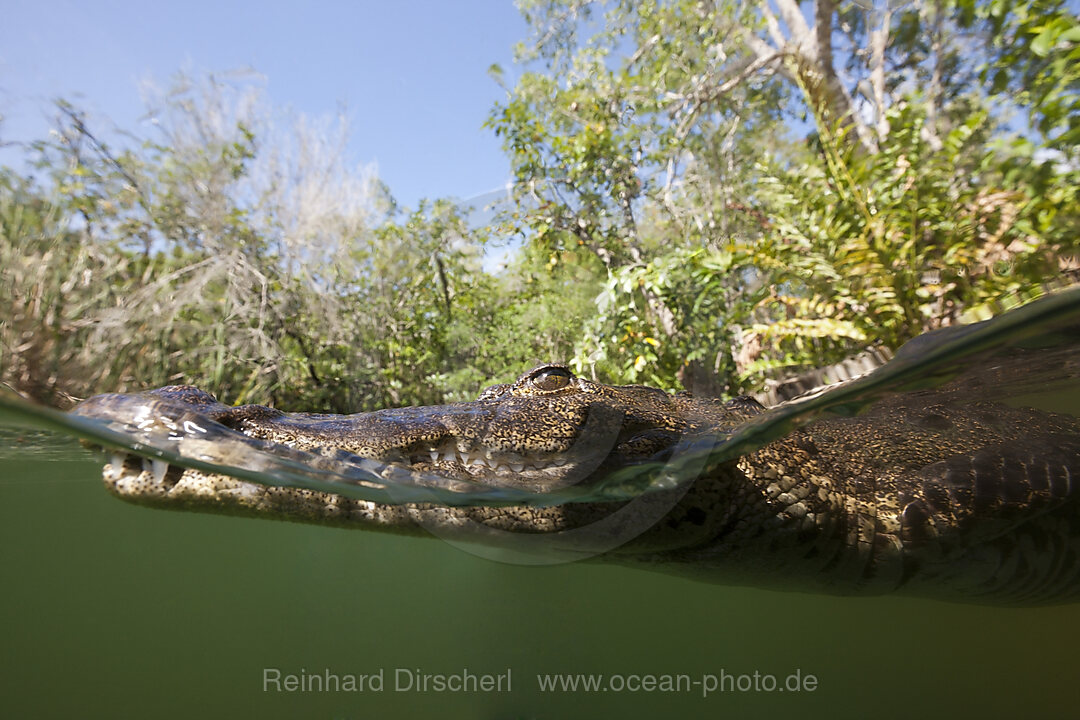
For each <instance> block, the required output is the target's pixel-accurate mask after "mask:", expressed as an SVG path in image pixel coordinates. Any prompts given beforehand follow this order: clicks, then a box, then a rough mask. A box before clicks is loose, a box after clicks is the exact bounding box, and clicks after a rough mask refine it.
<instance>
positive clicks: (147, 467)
mask: <svg viewBox="0 0 1080 720" xmlns="http://www.w3.org/2000/svg"><path fill="white" fill-rule="evenodd" d="M142 469H143V472H150V460H149V459H147V458H143V459H142Z"/></svg>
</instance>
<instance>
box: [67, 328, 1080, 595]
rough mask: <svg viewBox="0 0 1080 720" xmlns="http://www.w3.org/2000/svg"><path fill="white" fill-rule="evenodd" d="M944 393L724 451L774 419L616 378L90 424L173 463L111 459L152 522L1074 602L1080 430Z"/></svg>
mask: <svg viewBox="0 0 1080 720" xmlns="http://www.w3.org/2000/svg"><path fill="white" fill-rule="evenodd" d="M1072 332H1074V334H1076V335H1078V336H1080V330H1078V329H1077V328H1073V329H1072ZM923 345H926V343H925V342H923ZM1074 351H1075V347H1072V348H1062V349H1059V350H1058V352H1057V355H1055V354H1054V353H1053V352H1050V351H1044V350H1041V349H1039V348H1034V349H1018V350H1008V352H1007V353H1006V355H1007V358H1006V359H1004V360H1000V362H999V361H998V360H994V361H993V362H992V363H991V364H990V367H989V370H987V372H989V373H990V374H994V373H996V374H997V377H998V378H999V379H1000V378H1008V377H1021V376H1023V373H1024V372H1026V370H1027V369H1031V368H1035V367H1036V366H1038V365H1039V362H1040V360H1041V361H1043V364H1044V365H1048V366H1053V367H1055V368H1060V367H1062V366H1064V365H1068V366H1069V368H1068V371H1069V372H1070V373H1076V372H1078V369H1077V368H1076V367H1074V365H1075V364H1076V361H1074V360H1073V359H1072V358H1073V357H1074V356H1075V352H1074ZM902 355H903V351H901V354H900V355H898V357H897V360H894V361H893V363H896V362H898V361H900V362H902V361H903V358H902ZM893 363H890V365H892V364H893ZM886 367H888V366H886ZM985 375H986V372H981V374H979V379H978V381H977V382H976V383H975V385H976V386H979V387H983V385H982V384H984V381H985V379H986V378H985V377H984V376H985ZM937 385H938V386H937V387H930V388H927V389H915V390H910V391H905V392H885V393H880V395H881V397H880V399H878V400H877V401H876V402H873V403H872V404H869V405H868V406H867V407H865V408H858V410H860V412H858V413H855V414H851V416H846V417H845V416H839V417H838V416H831V417H830V416H819V417H810V418H809V419H804V420H803V421H801V422H797V423H793V424H791V425H790V426H784V427H782V428H781V430H780V431H777V432H774V434H773V436H769V437H766V438H764V439H762V440H760V441H759V442H756V443H750V444H745V445H743V446H740V447H739V448H737V451H736V452H731V451H730V447H729V446H730V443H728V444H727V445H725V442H727V440H728V439H729V438H731V437H733V436H738V435H739V434H740V433H743V431H744V430H746V429H747V428H751V429H752V428H753V426H755V423H758V424H760V423H761V420H762V418H765V417H766V416H767V415H768V413H767V411H765V410H764V408H762V406H761V405H759V404H758V403H757V402H756V401H754V400H752V399H750V398H745V397H744V398H737V399H735V400H731V401H727V402H723V401H720V400H715V399H710V398H697V397H693V396H691V395H689V394H687V393H678V394H668V393H666V392H663V391H661V390H658V389H654V388H649V387H644V386H636V385H630V386H611V385H604V384H601V383H598V382H593V381H591V380H587V379H584V378H581V377H577V376H575V375H574V374H573V373H572V372H571V371H570V370H569V369H568V368H567V367H566V366H563V365H558V364H547V365H541V366H538V367H536V368H534V369H532V370H530V371H528V372H526V373H524V374H523V375H521V376H520V378H519V379H518V380H517V381H516V382H514V383H511V384H506V385H495V386H492V387H490V388H488V389H487V390H485V391H483V392H482V393H481V395H480V396H479V397H478V398H477V399H476V400H475V401H473V402H464V403H456V404H450V405H442V406H432V407H413V408H400V409H391V410H381V411H376V412H370V413H359V414H355V415H320V414H310V413H291V414H290V413H284V412H281V411H279V410H276V409H272V408H269V407H263V406H258V405H244V406H239V407H232V406H227V405H224V404H222V403H220V402H218V401H217V400H216V399H215V398H214V397H213V396H212V395H210V394H208V393H206V392H203V391H201V390H198V389H196V388H194V387H190V386H171V387H166V388H161V389H158V390H154V391H150V392H146V393H139V394H132V395H99V396H96V397H93V398H90V399H88V400H86V401H84V402H83V403H82V404H80V405H79V406H77V407H76V409H75V410H74V412H75V413H76V414H77V415H82V416H85V417H89V418H94V419H96V420H102V421H108V422H109V423H112V425H113V426H119V427H121V428H123V432H125V433H128V434H131V435H133V436H138V437H140V438H143V439H144V440H145V438H147V437H150V436H154V435H157V436H160V437H167V438H169V440H170V442H173V443H174V444H175V447H177V448H179V449H178V450H176V451H175V452H174V453H173V454H172V455H164V454H155V453H154V452H142V453H141V454H142V455H147V456H149V457H140V456H139V455H136V454H132V448H133V447H134V448H135V449H136V451H138V448H140V447H142V448H147V447H152V443H144V444H143V445H139V446H130V445H129V446H128V447H126V448H125V449H124V451H123V452H117V453H115V454H113V456H112V459H111V462H109V463H107V464H106V465H105V468H104V480H105V484H106V486H107V487H108V489H109V490H110V491H111V492H112V493H114V494H115V495H117V496H119V497H121V498H123V499H125V500H129V501H132V502H135V503H139V504H144V505H149V506H154V507H161V508H174V509H185V510H196V511H205V512H216V513H226V514H234V515H242V516H249V517H266V518H275V519H285V520H295V521H301V522H310V523H320V524H324V525H331V526H339V527H355V528H362V529H371V530H381V531H389V532H399V533H410V534H422V535H426V534H434V535H436V536H438V537H441V538H443V539H446V540H449V541H452V542H456V541H465V542H468V543H476V544H479V545H481V546H483V545H488V546H494V547H513V548H519V549H520V548H524V549H525V551H526V552H532V551H533V550H535V549H536V548H537V547H542V548H543V549H545V550H546V551H552V552H554V553H555V554H554V556H555V557H557V558H558V559H560V560H571V559H578V558H580V559H587V558H592V559H598V560H607V561H614V562H619V563H629V564H634V565H640V566H644V567H647V568H651V569H655V570H661V571H665V572H670V573H676V574H679V575H683V576H689V577H692V578H695V579H698V580H702V581H707V582H715V583H720V584H738V585H752V586H758V587H767V588H774V589H780V590H798V591H810V592H826V593H835V594H845V595H849V594H884V593H899V594H905V595H914V596H920V597H931V598H938V599H944V600H951V601H959V602H973V603H987V604H1003V605H1031V604H1048V603H1064V602H1074V601H1076V599H1077V598H1078V596H1080V501H1078V498H1080V489H1078V483H1077V482H1076V480H1077V478H1080V418H1077V417H1074V416H1072V415H1065V414H1058V413H1051V412H1045V411H1042V410H1036V409H1030V408H1027V407H1021V406H1017V403H1012V404H1003V403H1000V402H993V401H990V400H987V399H986V398H987V395H988V394H990V393H989V392H987V391H986V390H987V388H988V387H990V386H985V387H983V390H984V391H983V392H981V393H976V395H977V396H976V397H973V392H972V383H971V382H970V381H965V380H963V378H961V379H958V380H955V381H952V382H941V383H937ZM834 394H835V393H834ZM841 414H843V413H841ZM834 415H835V413H834ZM773 425H774V426H776V423H773ZM744 434H745V433H744ZM140 442H143V440H141V441H140ZM717 447H720V448H724V447H728V448H729V451H728V452H715V448H717ZM252 458H254V459H252ZM260 458H261V460H260ZM267 459H270V460H275V459H276V460H280V461H281V462H284V463H286V464H291V465H289V466H290V467H310V468H314V469H315V470H319V469H320V468H330V469H331V470H333V469H335V468H341V467H343V466H347V467H350V468H360V470H361V471H362V472H361V474H360V475H359V476H358V477H359V479H357V480H355V481H354V482H353V483H352V485H342V486H341V490H340V491H337V490H335V489H334V488H335V486H334V485H327V484H325V483H324V484H322V485H317V486H315V487H312V486H307V487H305V486H303V485H302V484H301V485H297V484H295V483H291V484H290V483H283V484H263V483H264V482H266V481H265V480H263V482H254V481H252V478H251V477H250V476H249V477H247V478H245V477H243V474H242V473H241V474H240V475H241V476H240V477H237V476H235V475H237V473H232V474H225V472H226V471H227V470H228V468H229V467H241V468H243V467H247V468H249V469H250V470H251V472H253V473H256V475H257V474H258V473H259V472H260V469H262V468H264V467H265V462H264V461H266V460H267ZM223 468H225V469H224V470H223ZM364 478H367V479H366V480H365V479H364ZM627 478H629V480H627V481H626V482H623V480H625V479H627ZM254 479H256V480H257V479H259V478H258V477H255V478H254ZM613 479H614V480H613ZM627 483H629V485H627ZM634 483H637V485H634ZM642 483H644V484H642ZM627 486H633V487H636V488H638V491H635V493H629V494H627V493H626V492H623V493H622V494H620V493H618V492H614V493H608V492H607V490H608V489H610V488H611V487H615V488H617V489H618V488H622V489H623V490H625V487H627ZM380 487H381V490H379V492H381V493H382V494H381V495H377V497H376V498H375V499H372V497H373V496H372V492H374V491H373V490H370V488H376V489H379V488H380ZM395 487H400V488H402V491H401V492H400V493H398V494H396V495H395V493H394V488H395ZM477 489H481V490H483V491H484V493H486V494H484V493H481V494H479V495H478V494H477V493H476V490H477ZM387 490H388V491H389V493H388V494H387ZM405 490H408V491H409V492H405ZM425 491H429V494H427V495H424V494H423V493H424V492H425ZM365 493H367V494H365ZM418 493H419V494H418ZM575 493H576V495H575ZM458 498H461V499H458ZM478 498H479V499H478ZM485 498H486V499H485Z"/></svg>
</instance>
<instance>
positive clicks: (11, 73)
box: [0, 0, 527, 207]
mask: <svg viewBox="0 0 1080 720" xmlns="http://www.w3.org/2000/svg"><path fill="white" fill-rule="evenodd" d="M0 16H2V17H3V18H4V19H3V22H2V23H0V115H3V117H4V120H3V122H2V123H0V142H4V143H8V142H13V141H28V140H33V139H38V138H41V137H43V136H44V135H45V133H46V132H47V131H48V127H49V119H50V117H51V115H52V112H51V110H50V101H51V99H52V98H55V97H58V96H60V97H64V98H66V99H69V100H71V101H73V102H74V103H75V104H76V105H77V106H78V107H80V108H83V109H85V110H87V111H89V113H90V120H91V123H93V124H94V126H96V127H99V128H105V127H110V126H113V125H115V126H117V127H119V128H121V129H126V130H135V131H136V132H138V133H139V134H143V135H148V134H150V133H149V132H148V130H147V128H145V127H142V126H140V125H139V118H140V116H141V115H142V114H143V112H144V108H143V105H142V102H141V99H140V94H139V86H140V83H141V82H142V81H143V80H145V79H148V78H152V79H153V80H155V81H156V82H157V83H159V84H162V85H164V84H166V83H167V82H168V80H169V78H170V76H172V75H173V74H174V73H175V72H176V71H177V70H180V69H182V68H183V69H188V70H190V71H193V72H200V71H225V70H232V69H238V68H245V67H250V68H253V69H255V70H257V71H258V72H259V73H261V74H263V75H264V76H265V77H266V90H267V94H268V97H269V100H270V101H271V102H272V103H273V104H274V105H275V106H281V107H291V108H293V109H294V110H296V111H299V112H302V113H305V114H307V115H311V116H321V115H326V114H332V113H334V112H336V111H337V110H338V109H339V107H341V105H342V104H344V106H345V107H346V109H347V111H348V115H349V117H350V120H351V129H352V137H351V141H350V147H349V153H350V155H351V157H350V158H349V160H350V161H351V162H352V163H353V164H361V163H364V164H367V163H371V162H375V163H377V165H378V174H379V176H380V177H381V178H382V179H383V180H384V181H385V182H386V183H387V184H388V185H389V187H390V189H391V191H392V192H393V194H394V196H395V197H396V198H397V199H398V201H399V202H401V203H402V204H404V205H407V206H410V207H415V205H416V203H417V201H418V200H419V199H420V198H421V197H431V198H434V197H442V196H455V197H459V198H462V199H468V198H470V197H473V196H475V195H479V194H481V193H485V192H488V191H491V190H493V189H495V188H497V187H499V186H501V185H504V184H505V183H506V181H507V180H508V179H509V175H510V170H509V164H508V162H507V161H506V159H505V157H504V155H503V153H502V151H501V149H500V147H499V141H498V139H497V138H495V136H494V134H493V133H492V132H491V131H490V130H485V129H483V128H481V124H482V123H483V122H484V119H485V118H486V116H487V113H488V111H489V110H490V108H491V106H492V104H493V103H494V102H495V101H497V100H499V99H501V98H502V97H503V96H504V91H503V90H502V89H501V88H500V87H499V86H498V85H496V84H495V82H494V81H493V80H492V79H491V78H490V77H489V76H488V74H487V69H488V67H489V66H490V65H491V64H492V63H498V64H500V65H501V66H502V67H503V68H504V70H507V79H508V80H511V81H512V79H513V78H514V77H515V75H514V72H513V70H512V62H511V60H512V48H513V45H514V43H515V42H517V41H519V40H523V39H525V37H526V34H527V28H526V25H525V23H524V21H523V20H522V19H521V16H520V14H519V13H518V11H517V9H516V8H515V7H514V5H513V3H512V2H511V0H472V1H462V0H458V1H457V2H452V1H447V2H434V1H433V0H426V1H423V2H402V3H396V2H388V1H386V0H383V1H382V2H372V1H368V0H364V1H362V2H338V3H334V2H307V3H302V4H301V3H289V2H280V1H272V2H258V3H256V2H249V3H241V2H224V1H220V0H219V1H218V2H205V1H203V0H195V1H189V2H184V3H153V2H146V0H143V1H142V2H133V1H128V0H112V1H107V0H102V1H99V2H76V1H73V0H41V1H39V2H29V1H26V0H24V1H21V2H13V1H12V0H0ZM16 159H17V153H15V152H14V151H13V150H11V149H10V148H9V149H6V150H0V163H4V164H9V165H10V164H14V163H15V162H16Z"/></svg>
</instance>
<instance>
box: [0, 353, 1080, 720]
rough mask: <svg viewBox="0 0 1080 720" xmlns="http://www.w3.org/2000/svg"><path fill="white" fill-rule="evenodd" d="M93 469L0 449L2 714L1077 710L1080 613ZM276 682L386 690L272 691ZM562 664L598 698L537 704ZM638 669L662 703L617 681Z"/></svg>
mask: <svg viewBox="0 0 1080 720" xmlns="http://www.w3.org/2000/svg"><path fill="white" fill-rule="evenodd" d="M1047 337H1049V336H1044V337H1043V340H1046V338H1047ZM1036 340H1038V338H1036ZM1046 341H1047V342H1049V340H1046ZM1024 342H1027V343H1028V344H1030V343H1031V342H1032V341H1031V339H1030V338H1028V339H1026V340H1024ZM924 370H925V368H924ZM938 374H939V375H941V376H942V377H944V376H946V375H948V373H944V374H942V373H938ZM1020 380H1023V379H1022V378H1021V379H1019V380H1018V382H1017V383H1016V385H1017V388H1016V389H1017V390H1018V392H1019V391H1023V392H1025V393H1027V395H1026V399H1025V400H1024V402H1025V404H1028V403H1037V404H1039V405H1041V406H1043V407H1045V408H1046V409H1051V410H1058V411H1065V412H1076V409H1077V408H1078V407H1080V390H1077V388H1076V387H1075V386H1074V387H1072V388H1071V389H1070V390H1069V391H1068V392H1063V391H1062V389H1061V388H1058V387H1043V386H1040V384H1039V383H1038V382H1022V381H1020ZM986 392H987V394H988V395H989V396H991V397H992V399H999V398H998V397H996V395H994V394H993V392H992V391H991V390H990V389H987V390H986ZM1014 394H1015V393H1014ZM7 424H8V425H9V426H10V425H13V424H16V423H15V422H14V421H13V420H12V418H11V416H9V417H8V419H7ZM103 462H105V458H104V457H103V456H101V455H99V454H95V453H92V452H90V451H87V450H84V449H82V448H80V447H79V446H78V445H77V444H76V443H75V442H74V440H72V439H70V438H68V437H66V436H63V435H54V436H44V435H36V434H27V435H26V436H23V437H12V436H7V437H6V439H3V440H0V567H2V572H3V585H2V590H0V617H3V621H4V622H3V640H2V647H3V650H2V653H3V655H2V658H3V660H2V666H0V717H13V718H22V717H29V718H70V717H77V718H83V717H117V718H120V717H155V718H156V717H177V718H190V717H206V718H218V717H255V718H375V717H378V718H396V717H402V718H406V717H440V718H476V717H479V718H564V717H582V718H590V717H626V718H639V717H641V718H645V717H708V718H755V717H770V718H771V717H781V716H785V717H794V718H849V717H850V718H855V717H860V718H861V717H875V718H892V717H896V718H900V717H904V718H910V717H926V718H936V717H946V718H948V717H979V718H996V717H1017V716H1022V717H1037V718H1038V717H1069V716H1072V715H1074V713H1075V708H1076V707H1077V704H1078V702H1080V683H1077V682H1076V681H1075V679H1074V678H1075V676H1076V674H1077V671H1078V670H1080V658H1078V657H1077V654H1078V648H1080V605H1066V606H1057V607H1044V608H1029V609H1005V608H992V607H980V606H968V605H959V604H948V603H942V602H936V601H930V600H918V599H904V598H893V597H880V598H842V597H832V596H823V595H807V594H800V593H791V592H787V593H785V592H772V591H763V590H755V589H747V588H739V587H724V586H712V585H705V584H698V583H694V582H691V581H688V580H684V579H681V578H676V577H669V576H666V575H662V574H658V573H650V572H646V571H643V570H637V569H627V568H620V567H614V566H607V565H603V564H597V563H581V564H562V565H553V566H549V567H536V566H519V565H504V564H499V563H495V562H491V561H488V560H484V559H481V558H478V557H475V556H473V555H471V554H468V553H466V552H463V551H461V550H459V549H457V548H455V547H453V546H450V545H448V544H446V543H444V542H441V541H438V540H434V539H415V538H404V537H395V536H384V535H378V534H374V533H366V532H357V531H350V530H339V529H329V528H321V527H315V526H305V525H298V524H290V523H277V522H271V521H263V520H249V519H239V518H230V517H219V516H203V515H195V514H189V513H174V512H168V511H161V510H150V509H146V508H142V507H137V506H133V505H129V504H126V503H123V502H120V501H118V500H116V499H114V498H112V497H111V496H109V495H108V494H107V493H106V492H105V490H104V489H103V488H102V486H101V482H100V474H101V465H102V463H103ZM399 668H400V669H402V671H399V670H398V669H399ZM268 669H277V670H279V671H280V672H281V673H282V674H307V675H312V674H315V675H319V676H325V674H326V673H330V674H333V675H336V676H338V677H339V679H344V678H346V677H347V676H349V675H352V676H357V677H358V676H361V675H368V676H370V675H372V674H376V675H377V674H380V673H381V674H382V676H383V684H382V689H381V690H373V689H370V688H368V689H365V690H364V691H362V692H361V691H357V692H351V691H344V690H341V691H337V692H325V691H324V692H318V691H314V690H309V691H294V692H287V691H278V690H275V689H274V688H273V687H271V688H270V689H269V690H268V689H266V688H265V687H264V677H265V674H266V672H267V670H268ZM417 670H419V672H420V673H421V674H445V675H459V676H460V675H461V674H463V673H464V672H465V671H466V670H467V671H468V673H470V674H472V675H475V676H482V675H485V674H490V675H492V676H498V675H503V676H505V675H506V674H507V673H508V672H509V678H510V687H509V690H506V689H505V685H504V690H503V691H502V692H498V691H491V692H483V691H480V690H477V691H462V692H453V691H444V692H437V691H434V690H428V691H426V692H425V691H417V690H416V689H415V688H414V689H410V690H402V691H398V690H397V689H396V686H395V680H396V679H397V678H398V677H399V675H403V676H411V675H412V674H413V673H414V672H416V671H417ZM796 672H798V673H799V677H800V678H803V679H805V678H806V677H808V676H813V679H814V687H813V689H812V690H811V689H807V688H806V687H805V686H802V687H803V689H801V690H799V691H798V692H794V691H791V690H784V691H773V692H765V691H763V690H754V689H753V675H754V673H758V676H759V680H758V682H757V686H758V687H759V688H760V687H762V686H763V685H765V684H767V679H764V678H765V676H773V677H775V678H777V682H778V683H779V685H781V686H783V685H784V683H785V682H786V680H787V678H788V676H789V675H792V674H794V673H796ZM555 673H564V674H570V673H586V674H594V675H603V676H604V681H605V682H606V683H607V684H608V685H609V689H608V691H606V692H586V691H584V690H578V691H576V692H570V691H556V692H545V691H543V690H542V689H541V687H540V684H539V680H538V675H550V674H555ZM725 674H726V675H727V676H729V680H728V683H729V689H726V690H725V691H720V690H716V691H715V692H712V693H711V694H708V695H705V694H704V689H703V687H702V686H701V684H694V685H691V686H690V687H689V688H688V689H687V690H685V691H671V692H666V691H663V690H662V689H660V688H661V687H662V683H663V679H664V678H665V677H670V676H680V675H681V676H684V677H685V678H686V679H687V680H688V681H690V682H695V681H696V682H698V683H700V681H702V680H703V679H705V678H707V677H713V678H720V677H721V676H723V675H725ZM616 676H617V677H616ZM649 676H653V677H654V678H655V681H656V682H657V688H656V689H654V690H652V691H647V690H643V689H639V690H637V691H633V690H631V689H629V688H627V687H622V688H621V689H619V688H616V687H612V686H613V685H614V686H623V685H630V686H634V687H637V686H638V685H639V684H642V683H647V682H648V679H647V678H648V677H649ZM740 676H743V677H740ZM763 679H764V681H763ZM736 683H742V684H743V686H747V685H749V689H747V690H745V691H740V690H738V686H737V685H736Z"/></svg>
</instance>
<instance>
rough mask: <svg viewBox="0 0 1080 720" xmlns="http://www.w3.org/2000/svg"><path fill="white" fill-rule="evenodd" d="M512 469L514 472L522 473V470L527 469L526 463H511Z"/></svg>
mask: <svg viewBox="0 0 1080 720" xmlns="http://www.w3.org/2000/svg"><path fill="white" fill-rule="evenodd" d="M510 469H511V470H513V471H514V472H521V471H522V470H524V469H525V463H523V462H520V461H518V462H512V463H510Z"/></svg>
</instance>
